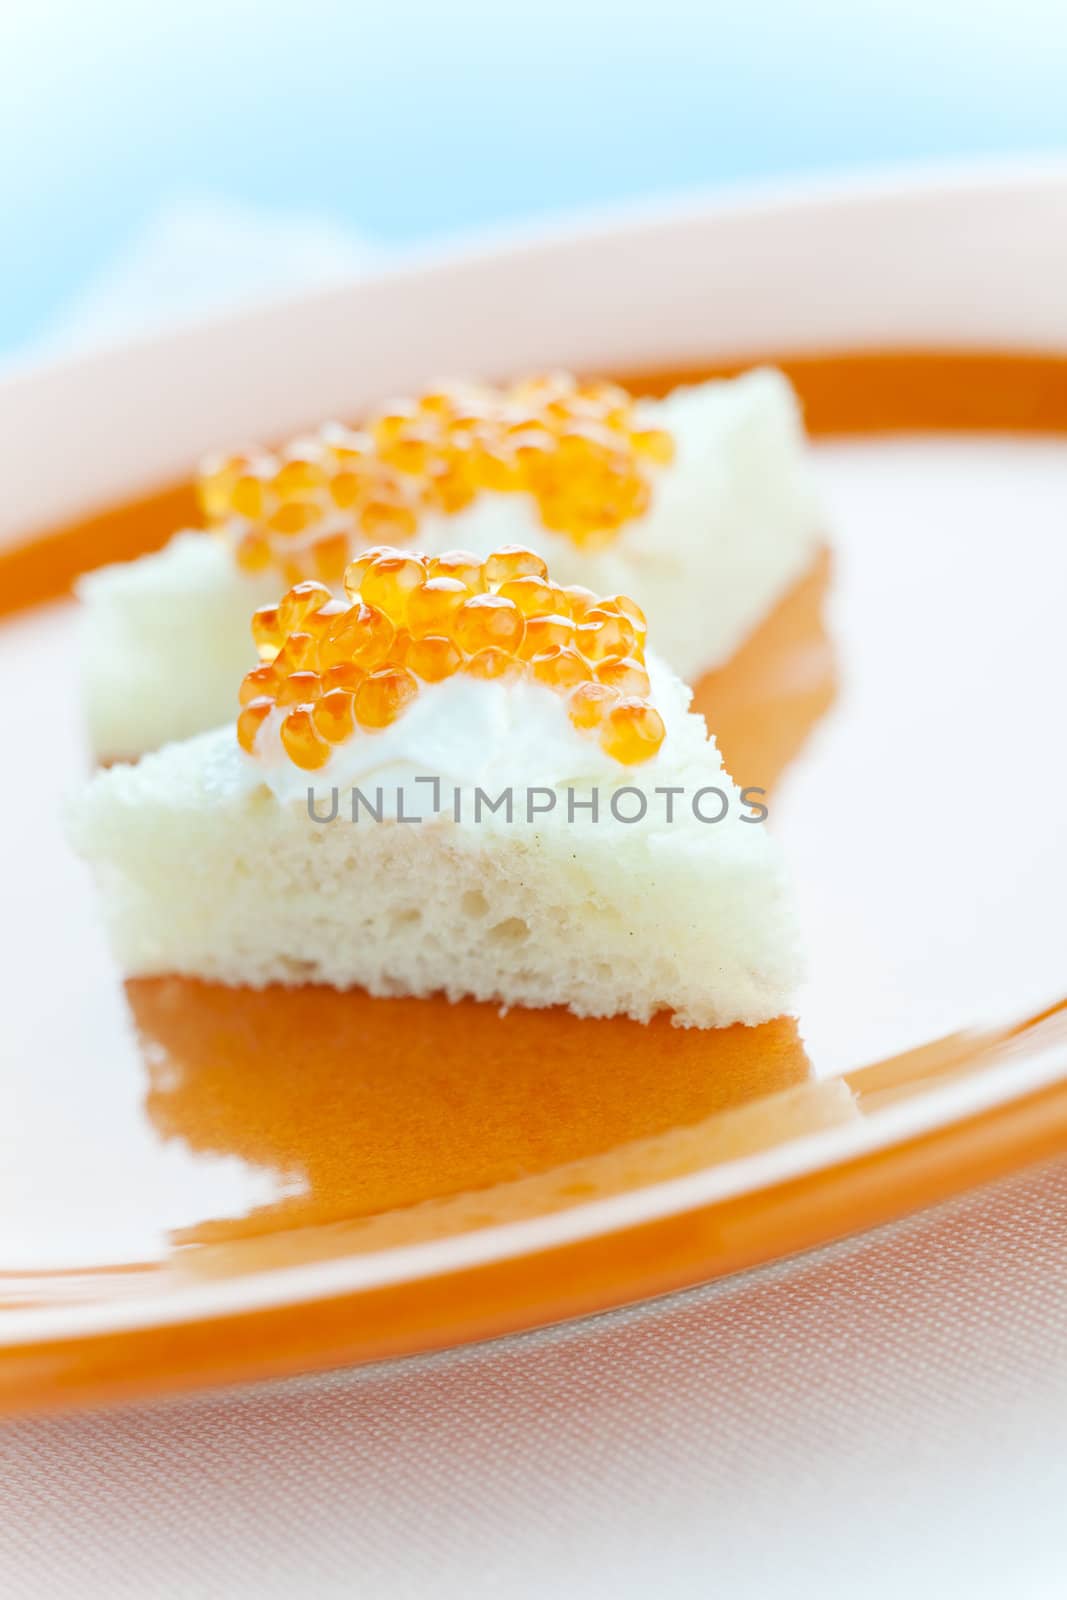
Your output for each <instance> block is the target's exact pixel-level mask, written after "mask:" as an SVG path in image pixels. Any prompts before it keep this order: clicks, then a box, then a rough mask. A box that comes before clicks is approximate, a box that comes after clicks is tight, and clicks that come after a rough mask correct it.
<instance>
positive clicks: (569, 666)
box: [530, 645, 589, 689]
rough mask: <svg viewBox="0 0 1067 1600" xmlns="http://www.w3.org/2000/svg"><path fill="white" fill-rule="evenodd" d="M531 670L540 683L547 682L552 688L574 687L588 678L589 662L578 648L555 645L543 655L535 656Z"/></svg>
mask: <svg viewBox="0 0 1067 1600" xmlns="http://www.w3.org/2000/svg"><path fill="white" fill-rule="evenodd" d="M530 671H531V672H532V674H533V676H534V677H535V678H536V680H537V682H538V683H543V684H546V685H547V686H548V687H549V688H550V689H573V688H575V687H576V686H577V685H578V684H579V683H584V682H585V681H586V680H587V679H588V677H589V663H588V662H587V661H585V660H583V658H582V657H581V656H580V655H579V654H578V652H577V650H571V649H568V648H567V646H566V645H554V646H552V647H550V648H549V649H548V650H546V651H545V652H544V654H543V655H539V656H535V657H534V658H533V660H532V661H531V662H530Z"/></svg>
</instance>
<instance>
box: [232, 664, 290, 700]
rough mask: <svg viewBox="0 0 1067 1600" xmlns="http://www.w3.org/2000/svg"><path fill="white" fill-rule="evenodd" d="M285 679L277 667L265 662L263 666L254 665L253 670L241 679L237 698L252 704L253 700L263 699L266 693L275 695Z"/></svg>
mask: <svg viewBox="0 0 1067 1600" xmlns="http://www.w3.org/2000/svg"><path fill="white" fill-rule="evenodd" d="M283 682H284V679H283V678H282V677H281V676H280V675H279V673H278V672H277V671H276V669H275V668H274V667H272V666H268V665H267V664H266V663H264V665H263V666H261V667H253V668H252V671H251V672H246V673H245V675H244V677H243V678H242V679H241V687H240V689H239V690H238V691H237V698H238V701H239V703H240V704H241V705H243V706H247V705H250V704H251V702H252V701H253V700H261V699H262V698H263V696H264V695H267V696H273V695H275V694H276V693H277V691H278V688H279V685H280V684H281V683H283Z"/></svg>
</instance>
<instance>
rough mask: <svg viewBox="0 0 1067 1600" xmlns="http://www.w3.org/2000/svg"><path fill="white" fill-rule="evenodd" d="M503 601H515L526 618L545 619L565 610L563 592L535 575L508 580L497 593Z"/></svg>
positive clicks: (530, 574)
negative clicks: (553, 613)
mask: <svg viewBox="0 0 1067 1600" xmlns="http://www.w3.org/2000/svg"><path fill="white" fill-rule="evenodd" d="M496 592H497V594H498V595H499V596H500V597H501V599H502V600H514V602H515V604H516V605H517V606H518V608H519V610H520V611H521V612H522V614H523V616H524V617H545V616H549V615H551V613H552V612H554V611H559V610H560V609H561V603H562V605H563V608H564V609H565V596H564V595H563V591H562V590H561V589H559V588H558V587H557V586H556V585H555V584H552V583H548V582H546V580H545V579H544V578H539V577H537V576H536V575H535V574H534V573H532V572H531V573H529V574H527V576H526V577H524V578H508V579H507V580H506V581H505V582H504V583H502V584H501V585H500V587H499V589H498V590H497V591H496Z"/></svg>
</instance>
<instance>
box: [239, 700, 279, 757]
mask: <svg viewBox="0 0 1067 1600" xmlns="http://www.w3.org/2000/svg"><path fill="white" fill-rule="evenodd" d="M273 710H274V701H273V700H270V699H268V698H267V697H266V696H263V697H262V698H261V699H258V700H250V701H249V703H248V704H247V705H246V706H245V708H244V710H243V711H242V712H241V714H240V716H239V717H238V718H237V742H238V744H239V745H240V746H241V749H242V750H244V751H245V752H246V753H247V754H248V755H253V754H254V753H255V747H256V734H257V733H258V732H259V730H260V728H261V727H262V726H263V724H264V722H266V720H267V718H268V717H269V716H270V714H271V712H272V711H273Z"/></svg>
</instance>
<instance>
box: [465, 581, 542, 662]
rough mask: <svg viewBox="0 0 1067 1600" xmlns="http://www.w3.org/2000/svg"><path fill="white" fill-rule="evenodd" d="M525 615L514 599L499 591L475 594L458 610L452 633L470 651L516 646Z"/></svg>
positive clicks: (522, 630) (520, 637) (469, 652)
mask: <svg viewBox="0 0 1067 1600" xmlns="http://www.w3.org/2000/svg"><path fill="white" fill-rule="evenodd" d="M524 630H525V619H524V618H523V615H522V612H521V611H520V610H519V608H518V606H517V605H516V604H515V602H514V601H513V600H504V599H502V598H501V597H500V596H499V595H496V594H475V595H471V597H470V599H469V600H465V601H464V602H463V604H462V605H461V606H460V607H459V609H458V611H457V612H456V614H455V622H454V631H453V637H454V638H455V641H456V643H457V644H458V645H459V647H460V649H461V650H463V651H465V652H466V654H467V655H473V654H474V653H475V651H478V650H485V649H489V648H495V649H497V650H508V651H511V650H515V649H516V648H517V647H518V645H519V643H520V642H521V640H522V636H523V632H524Z"/></svg>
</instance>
